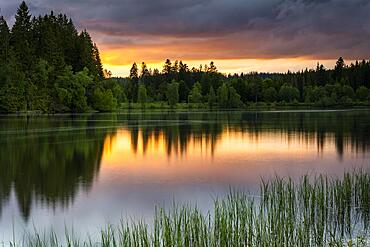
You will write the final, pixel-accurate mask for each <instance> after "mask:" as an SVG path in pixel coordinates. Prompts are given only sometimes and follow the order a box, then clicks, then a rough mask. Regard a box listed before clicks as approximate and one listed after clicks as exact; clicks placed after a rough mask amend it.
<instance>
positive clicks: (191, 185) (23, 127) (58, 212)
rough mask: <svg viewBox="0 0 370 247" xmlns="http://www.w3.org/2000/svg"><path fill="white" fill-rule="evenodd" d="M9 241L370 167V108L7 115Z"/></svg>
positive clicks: (0, 201) (4, 224)
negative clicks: (272, 180)
mask: <svg viewBox="0 0 370 247" xmlns="http://www.w3.org/2000/svg"><path fill="white" fill-rule="evenodd" d="M0 146H1V148H0V243H1V241H2V240H4V241H7V240H8V239H9V238H11V237H12V232H13V228H14V229H15V230H14V232H15V234H16V236H21V235H22V233H23V232H24V231H25V230H27V229H31V230H32V229H33V227H36V228H37V229H39V230H41V231H43V230H45V229H50V228H51V227H52V228H53V229H54V230H55V231H57V232H58V233H61V232H64V228H65V226H67V227H69V228H71V227H73V228H74V230H75V231H76V232H77V233H86V232H90V233H91V234H94V233H95V232H97V231H98V230H99V228H101V227H102V226H104V225H105V224H106V223H108V222H111V223H117V222H118V221H119V219H120V218H122V217H123V218H126V217H128V218H130V217H131V218H134V219H144V220H148V219H150V217H151V216H152V214H153V212H154V206H155V205H163V206H166V205H171V204H172V202H173V201H174V200H176V202H184V203H185V202H186V203H194V204H195V203H196V204H197V205H198V206H199V207H200V208H201V209H202V210H207V209H210V207H211V205H212V200H213V198H214V197H216V196H223V195H225V194H226V193H227V192H228V191H229V189H230V187H233V188H243V189H246V190H249V191H251V193H254V192H255V191H256V190H258V188H259V182H260V179H261V177H265V178H268V177H271V176H275V175H276V174H277V175H279V176H291V177H294V178H296V179H298V178H299V177H300V176H301V175H302V174H305V173H319V172H320V173H321V172H324V173H327V174H330V175H333V176H334V175H339V176H340V175H342V174H343V171H345V170H351V169H353V168H358V167H362V168H366V169H369V168H370V111H369V110H348V111H288V112H283V111H281V112H177V113H174V112H150V113H148V112H145V113H141V112H135V113H120V114H94V115H74V116H69V115H57V116H38V117H26V116H0Z"/></svg>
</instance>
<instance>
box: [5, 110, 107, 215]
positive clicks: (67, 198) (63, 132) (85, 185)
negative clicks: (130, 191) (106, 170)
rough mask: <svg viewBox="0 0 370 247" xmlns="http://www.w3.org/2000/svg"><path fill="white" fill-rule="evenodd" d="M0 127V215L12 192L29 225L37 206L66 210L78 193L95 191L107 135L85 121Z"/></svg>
mask: <svg viewBox="0 0 370 247" xmlns="http://www.w3.org/2000/svg"><path fill="white" fill-rule="evenodd" d="M74 120H76V121H74ZM0 124H1V139H0V140H1V142H0V143H1V146H2V148H1V149H0V200H1V202H0V213H1V209H2V207H3V205H4V203H6V202H7V200H8V199H9V196H10V193H11V190H12V189H13V190H14V194H15V196H16V198H17V201H18V205H19V210H20V212H21V215H22V216H23V218H24V219H25V220H26V221H27V220H28V218H29V216H30V211H31V205H32V202H33V201H37V202H38V203H39V204H44V205H47V206H48V207H56V206H60V207H63V208H66V207H68V206H69V205H71V204H72V203H73V200H74V198H75V196H76V192H77V191H78V189H82V190H83V191H88V190H89V189H90V188H91V186H92V184H93V182H94V179H95V178H96V175H97V173H98V171H99V168H100V161H101V156H102V151H103V142H104V139H105V136H106V135H107V133H106V132H107V131H97V130H91V129H89V128H88V126H89V124H88V118H87V117H78V118H67V119H63V118H56V119H53V118H44V117H43V118H27V117H22V118H2V119H1V120H0Z"/></svg>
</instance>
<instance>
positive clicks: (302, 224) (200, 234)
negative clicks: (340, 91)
mask: <svg viewBox="0 0 370 247" xmlns="http://www.w3.org/2000/svg"><path fill="white" fill-rule="evenodd" d="M369 209H370V175H369V173H367V172H364V171H362V170H358V171H353V172H350V173H345V174H344V176H343V178H332V177H329V176H327V175H318V176H308V175H306V176H303V177H302V178H301V179H300V181H299V182H296V183H295V182H293V181H292V180H291V179H282V178H278V177H276V178H274V179H272V180H268V181H265V180H262V181H261V185H260V195H258V196H251V195H249V194H247V193H245V192H241V191H235V190H231V191H230V193H229V194H228V196H227V197H226V198H223V199H215V201H214V207H213V210H211V211H210V212H208V213H202V212H201V211H200V210H199V209H198V208H197V207H195V206H189V205H177V204H175V203H174V205H173V206H172V207H171V209H170V210H165V209H163V208H155V216H154V222H153V223H152V224H150V225H149V224H146V223H144V222H126V221H124V220H121V224H119V225H118V226H113V225H108V226H106V227H105V228H104V229H102V230H101V232H100V239H99V238H96V236H94V237H93V238H91V237H89V238H88V239H87V240H80V239H79V238H78V237H76V236H75V235H74V234H70V233H69V232H68V231H67V230H66V234H65V239H64V240H63V243H61V242H60V241H59V240H58V237H57V235H56V234H55V233H49V234H44V235H40V234H39V233H37V232H36V231H35V233H34V234H26V235H25V236H24V238H23V240H22V241H21V242H20V243H15V241H13V242H12V243H10V245H11V246H31V247H38V246H40V247H44V246H55V247H56V246H68V247H72V246H73V247H79V246H87V247H90V246H91V247H93V246H103V247H111V246H112V247H116V246H123V247H131V246H135V247H136V246H143V247H146V246H148V247H149V246H154V247H162V246H163V247H167V246H177V247H186V246H207V247H208V246H209V247H211V246H235V247H238V246H369V244H370V233H369V220H370V214H369ZM97 239H98V240H97Z"/></svg>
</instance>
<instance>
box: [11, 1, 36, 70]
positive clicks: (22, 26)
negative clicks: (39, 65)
mask: <svg viewBox="0 0 370 247" xmlns="http://www.w3.org/2000/svg"><path fill="white" fill-rule="evenodd" d="M10 43H11V45H12V47H13V49H14V55H15V56H16V59H17V62H18V63H19V64H20V66H21V69H22V70H23V71H30V68H31V66H32V64H33V63H34V57H33V52H34V51H33V44H32V40H31V15H30V14H29V10H28V6H27V4H26V3H25V2H24V1H23V2H22V3H21V5H20V6H19V8H18V10H17V14H16V15H15V23H14V25H13V28H12V32H11V38H10Z"/></svg>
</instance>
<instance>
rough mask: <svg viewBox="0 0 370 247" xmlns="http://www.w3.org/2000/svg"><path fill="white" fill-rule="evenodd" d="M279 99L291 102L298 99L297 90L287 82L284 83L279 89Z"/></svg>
mask: <svg viewBox="0 0 370 247" xmlns="http://www.w3.org/2000/svg"><path fill="white" fill-rule="evenodd" d="M279 99H280V101H283V102H293V101H294V100H298V99H299V91H298V89H297V88H295V87H293V86H291V85H289V84H284V85H283V86H281V88H280V90H279Z"/></svg>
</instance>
